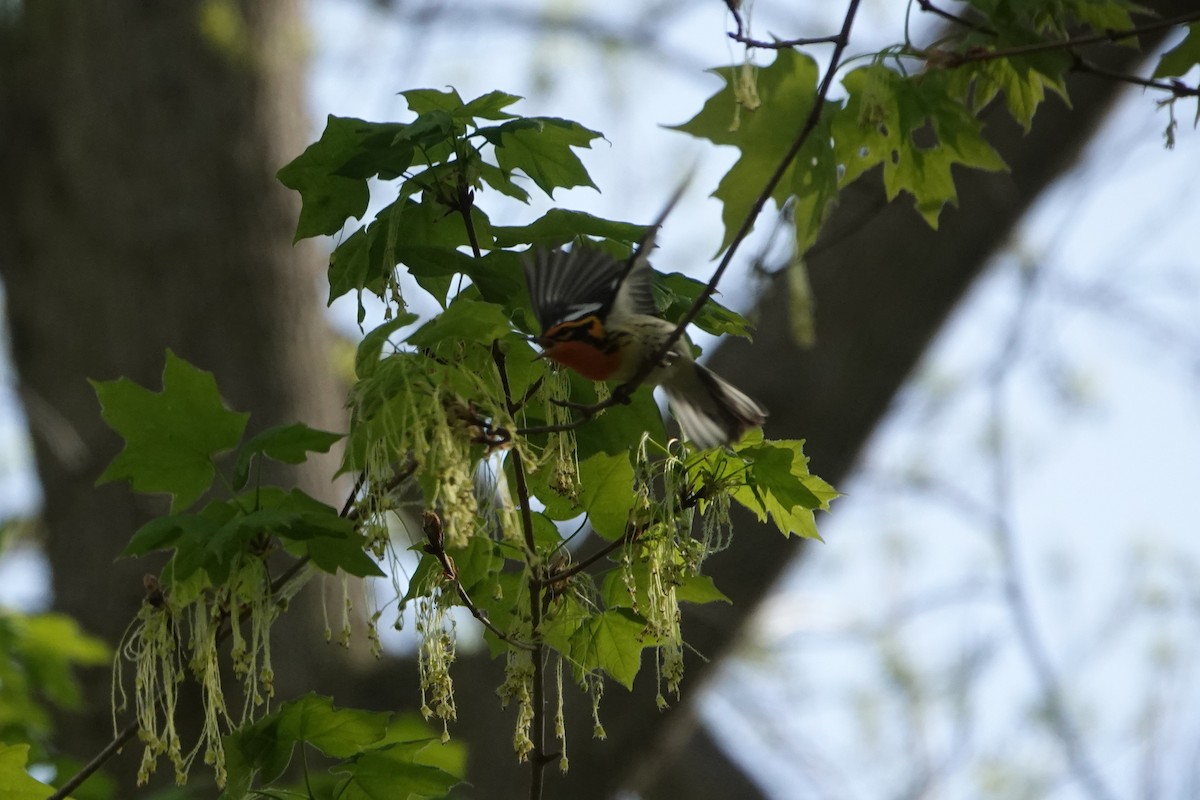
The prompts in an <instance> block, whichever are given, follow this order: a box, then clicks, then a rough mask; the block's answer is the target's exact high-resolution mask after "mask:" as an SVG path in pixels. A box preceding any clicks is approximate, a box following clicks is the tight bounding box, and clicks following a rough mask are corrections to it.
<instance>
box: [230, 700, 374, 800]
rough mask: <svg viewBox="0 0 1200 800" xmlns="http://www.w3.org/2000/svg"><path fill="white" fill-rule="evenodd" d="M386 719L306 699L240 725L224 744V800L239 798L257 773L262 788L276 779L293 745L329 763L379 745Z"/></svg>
mask: <svg viewBox="0 0 1200 800" xmlns="http://www.w3.org/2000/svg"><path fill="white" fill-rule="evenodd" d="M388 719H389V715H388V714H383V713H378V712H373V711H360V710H358V709H350V708H344V709H336V708H334V707H333V700H332V699H331V698H328V697H322V696H321V695H316V694H307V695H304V696H302V697H299V698H297V699H295V700H291V701H289V702H287V703H284V704H283V705H282V706H280V707H279V710H278V711H276V712H274V713H273V714H269V715H267V716H265V717H263V718H262V719H260V720H258V721H256V722H254V723H251V724H249V725H246V726H243V727H242V728H241V729H240V730H238V731H236V732H234V733H232V734H230V735H229V736H228V737H226V739H225V743H226V751H227V754H228V757H229V763H228V764H227V765H226V766H227V768H228V770H229V786H228V787H227V789H226V793H227V795H229V796H230V797H241V796H243V795H244V794H245V793H246V791H248V790H249V787H250V786H251V784H252V783H253V780H254V777H255V775H256V774H258V773H261V775H262V781H263V783H268V784H269V783H273V782H274V781H276V780H278V779H279V777H280V776H281V775H283V771H284V770H285V769H287V766H288V764H289V763H290V762H291V760H292V753H293V751H294V750H295V748H296V745H298V744H309V745H312V746H313V747H315V748H317V749H318V750H320V751H321V752H323V753H325V754H326V755H328V756H331V757H333V758H340V759H344V758H349V757H351V756H355V755H357V754H359V753H361V752H363V751H364V750H366V749H367V748H368V747H370V746H372V745H374V744H376V743H378V742H380V741H381V740H382V739H383V738H384V736H385V734H386V733H387V725H388Z"/></svg>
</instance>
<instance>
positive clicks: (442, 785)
mask: <svg viewBox="0 0 1200 800" xmlns="http://www.w3.org/2000/svg"><path fill="white" fill-rule="evenodd" d="M428 744H429V743H428V742H427V741H424V742H402V743H400V744H394V745H391V746H388V747H384V748H381V749H379V750H374V751H371V752H369V753H364V754H363V755H361V756H359V757H358V758H356V759H355V760H354V761H353V762H352V763H351V764H349V765H344V766H340V767H337V768H335V770H334V771H335V772H338V773H343V774H346V778H345V780H344V781H342V782H341V783H339V784H338V787H337V789H336V790H335V792H334V795H335V796H336V797H337V798H338V799H339V800H383V799H384V798H408V800H420V799H422V798H440V797H445V796H446V794H447V793H448V792H449V791H450V790H451V789H453V788H454V787H455V786H457V785H458V784H459V783H461V782H462V781H461V779H459V778H457V777H455V776H454V775H451V774H450V773H448V772H445V771H444V770H441V769H439V768H437V767H434V766H430V765H428V764H419V763H417V761H416V759H417V756H418V754H419V753H420V752H421V751H422V750H423V749H424V748H425V747H427V746H428Z"/></svg>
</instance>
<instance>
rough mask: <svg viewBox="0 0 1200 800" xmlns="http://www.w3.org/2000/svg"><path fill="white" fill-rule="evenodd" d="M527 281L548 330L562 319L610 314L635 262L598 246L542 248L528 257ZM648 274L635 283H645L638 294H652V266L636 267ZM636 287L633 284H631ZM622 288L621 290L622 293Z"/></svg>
mask: <svg viewBox="0 0 1200 800" xmlns="http://www.w3.org/2000/svg"><path fill="white" fill-rule="evenodd" d="M524 266H525V281H526V283H527V284H528V285H529V300H530V302H531V303H532V304H533V313H534V314H535V315H536V316H537V318H538V322H539V323H541V325H542V330H543V331H545V330H548V329H550V328H552V327H554V326H555V325H558V324H559V323H562V322H570V321H572V320H577V319H583V318H584V317H587V316H590V315H596V316H598V317H600V318H602V319H603V318H605V317H607V316H608V313H609V311H610V310H611V309H612V307H613V304H614V302H616V299H617V295H618V293H620V294H622V295H624V294H625V292H626V291H627V290H625V289H623V288H622V283H623V282H624V281H625V278H626V275H627V273H629V271H630V267H631V266H633V265H632V264H631V262H628V261H626V262H622V261H618V260H617V259H615V258H613V257H612V256H610V255H609V254H608V253H606V252H604V251H603V250H600V249H599V248H596V247H589V246H588V245H582V244H577V245H575V246H574V247H573V248H572V249H570V250H562V249H559V248H555V249H553V250H547V249H543V248H538V249H536V250H534V251H533V252H532V253H531V254H527V255H526V256H525V259H524ZM635 272H637V273H644V278H642V277H638V276H635V275H630V278H636V279H635V281H634V283H643V282H644V283H645V284H646V286H645V290H644V292H643V291H641V290H640V289H639V290H636V291H635V293H636V294H639V295H640V294H645V295H646V296H647V297H650V308H651V309H653V307H654V302H653V297H652V296H651V295H650V288H649V278H650V272H649V270H648V269H643V270H635ZM630 289H633V287H630ZM618 290H621V291H620V292H618Z"/></svg>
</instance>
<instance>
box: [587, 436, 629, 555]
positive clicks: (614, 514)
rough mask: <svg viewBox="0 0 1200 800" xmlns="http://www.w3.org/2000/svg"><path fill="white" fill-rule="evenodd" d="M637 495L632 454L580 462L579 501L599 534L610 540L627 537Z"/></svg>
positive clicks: (606, 455)
mask: <svg viewBox="0 0 1200 800" xmlns="http://www.w3.org/2000/svg"><path fill="white" fill-rule="evenodd" d="M635 498H636V496H635V494H634V491H633V467H632V466H631V465H630V463H629V452H628V450H626V451H625V452H621V453H617V454H615V455H609V454H607V453H596V454H595V455H593V456H592V457H590V458H588V459H587V460H586V461H581V462H580V463H579V499H580V501H581V502H582V504H583V508H584V510H585V511H586V512H587V515H588V521H590V522H591V523H592V528H593V529H594V530H595V531H596V533H598V534H600V535H601V536H603V537H604V538H605V539H608V540H609V541H613V540H616V539H619V538H621V537H622V536H624V535H625V527H626V525H627V524H628V522H629V511H630V509H632V508H633V502H634V500H635Z"/></svg>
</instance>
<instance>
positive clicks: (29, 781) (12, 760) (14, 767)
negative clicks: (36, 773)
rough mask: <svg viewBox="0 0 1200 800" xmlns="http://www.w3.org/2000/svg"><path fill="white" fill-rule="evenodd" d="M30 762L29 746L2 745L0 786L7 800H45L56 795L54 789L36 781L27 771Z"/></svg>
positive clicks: (0, 745)
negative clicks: (27, 764)
mask: <svg viewBox="0 0 1200 800" xmlns="http://www.w3.org/2000/svg"><path fill="white" fill-rule="evenodd" d="M28 760H29V745H27V744H2V743H0V786H3V787H4V797H5V800H45V798H47V797H49V796H50V795H52V794H54V787H52V786H47V785H46V784H44V783H42V782H41V781H37V780H34V779H33V778H32V777H30V775H29V773H28V772H26V771H25V764H26V762H27V761H28Z"/></svg>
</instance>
